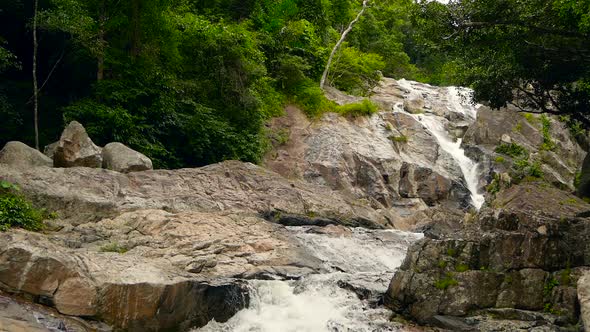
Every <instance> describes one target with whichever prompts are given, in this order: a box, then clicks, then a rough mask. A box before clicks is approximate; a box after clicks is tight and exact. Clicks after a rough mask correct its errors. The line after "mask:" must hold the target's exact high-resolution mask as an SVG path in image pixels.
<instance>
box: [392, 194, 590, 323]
mask: <svg viewBox="0 0 590 332" xmlns="http://www.w3.org/2000/svg"><path fill="white" fill-rule="evenodd" d="M589 209H590V205H588V204H587V203H585V202H583V201H582V200H580V199H578V198H576V197H574V196H572V195H570V194H567V193H565V192H562V191H560V190H558V189H554V188H550V187H547V186H541V185H537V184H524V185H518V186H513V187H511V188H509V189H507V190H506V191H504V192H501V193H500V194H498V196H497V198H496V199H495V201H494V202H493V208H486V209H484V210H483V211H482V212H481V213H480V215H479V217H478V219H477V220H476V221H475V222H472V223H467V224H465V225H464V226H463V228H462V229H461V230H460V231H458V232H456V233H454V234H452V235H447V236H443V237H440V238H438V239H433V238H425V239H423V240H421V241H420V242H418V243H417V244H415V245H414V246H413V247H411V248H410V250H409V252H408V256H407V257H406V259H405V261H404V263H403V264H402V267H401V268H400V270H399V271H398V272H397V273H396V274H395V276H394V278H393V280H392V281H391V284H390V286H389V289H388V291H387V294H386V305H387V306H389V307H390V308H392V309H393V310H395V311H396V312H399V313H402V314H405V315H408V316H410V317H412V318H413V319H416V320H418V321H419V322H421V323H428V324H437V325H442V326H446V327H448V326H447V325H445V324H441V320H440V318H439V316H459V317H465V316H469V315H475V314H477V312H478V310H486V309H495V308H498V309H511V310H512V309H514V310H526V311H539V312H542V311H545V312H547V313H549V314H553V315H554V316H559V317H560V318H558V319H557V320H555V318H554V319H553V320H554V321H553V323H555V324H566V325H567V324H575V323H576V322H577V320H578V315H579V311H578V309H577V308H578V301H577V294H576V284H578V279H579V278H580V276H581V275H582V274H583V272H584V271H586V270H588V269H589V268H588V267H590V251H589V248H590V247H589V246H588V245H587V243H588V240H589V239H590V218H588V217H587V213H588V210H589ZM581 283H584V281H581ZM578 292H582V293H584V292H583V291H581V289H580V288H578ZM541 320H543V319H541ZM469 321H470V320H469V319H468V320H463V322H469ZM471 321H472V320H471ZM471 328H472V329H473V328H475V327H473V326H472V327H471Z"/></svg>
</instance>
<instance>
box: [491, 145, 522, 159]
mask: <svg viewBox="0 0 590 332" xmlns="http://www.w3.org/2000/svg"><path fill="white" fill-rule="evenodd" d="M495 151H496V153H501V154H505V155H507V156H510V157H512V158H519V157H526V156H528V151H527V150H526V149H525V148H524V147H522V146H520V145H518V144H516V143H510V144H505V143H502V144H500V145H498V146H497V147H496V149H495Z"/></svg>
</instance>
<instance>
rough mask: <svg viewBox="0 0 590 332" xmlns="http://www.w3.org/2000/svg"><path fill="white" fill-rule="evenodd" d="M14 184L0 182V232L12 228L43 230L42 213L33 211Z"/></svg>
mask: <svg viewBox="0 0 590 332" xmlns="http://www.w3.org/2000/svg"><path fill="white" fill-rule="evenodd" d="M18 191H19V188H18V187H17V186H15V185H14V184H12V183H10V182H6V181H2V180H0V231H2V232H3V231H6V230H8V229H10V228H12V227H19V228H24V229H26V230H29V231H38V230H41V229H42V228H43V219H44V216H43V211H40V210H37V209H35V208H34V207H33V206H32V205H31V203H29V202H28V201H27V200H26V199H25V198H24V197H23V196H21V195H20V194H19V193H18Z"/></svg>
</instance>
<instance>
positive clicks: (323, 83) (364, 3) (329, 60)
mask: <svg viewBox="0 0 590 332" xmlns="http://www.w3.org/2000/svg"><path fill="white" fill-rule="evenodd" d="M368 5H369V0H363V8H362V9H361V10H360V11H359V13H358V14H357V15H356V17H355V19H354V20H352V22H350V23H349V24H348V27H347V28H346V30H344V32H342V35H341V36H340V39H339V40H338V42H337V43H336V45H334V48H333V49H332V53H330V57H329V58H328V63H327V64H326V69H324V74H323V75H322V79H321V80H320V88H321V89H322V90H323V89H324V86H325V85H326V79H327V78H328V73H329V72H330V66H331V65H332V60H333V59H334V55H335V54H336V52H338V49H339V48H340V46H341V45H342V43H343V42H344V39H346V35H348V33H350V31H352V27H353V26H354V25H355V23H356V22H358V20H359V19H360V18H361V16H362V15H363V13H364V12H365V10H366V9H367V6H368Z"/></svg>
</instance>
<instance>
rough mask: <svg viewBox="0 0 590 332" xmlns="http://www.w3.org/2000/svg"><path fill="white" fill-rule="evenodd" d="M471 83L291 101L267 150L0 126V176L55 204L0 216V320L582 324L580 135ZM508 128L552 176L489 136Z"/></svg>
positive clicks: (84, 324)
mask: <svg viewBox="0 0 590 332" xmlns="http://www.w3.org/2000/svg"><path fill="white" fill-rule="evenodd" d="M469 93H470V92H469V90H467V89H458V88H437V87H431V86H428V85H424V84H419V83H415V82H409V81H404V80H402V81H395V80H391V79H384V80H383V82H382V84H381V85H380V86H379V87H378V88H376V89H375V91H374V93H373V95H372V96H371V99H372V100H373V101H374V102H375V103H377V104H378V105H379V106H380V109H381V112H379V113H378V114H375V115H373V116H371V117H359V118H344V117H341V116H339V115H336V114H326V115H324V116H323V117H322V118H321V119H318V120H317V121H314V122H310V121H309V120H307V119H306V118H305V117H304V116H303V114H302V113H301V111H299V110H298V109H296V108H294V107H289V108H288V109H287V110H286V114H285V116H284V117H281V118H277V119H275V120H273V122H272V123H271V124H269V127H270V130H271V131H273V132H274V133H275V142H274V143H275V144H274V148H273V149H272V151H271V152H269V154H268V155H267V156H266V158H265V161H264V163H263V165H262V166H257V165H253V164H249V163H242V162H237V161H227V162H223V163H219V164H214V165H209V166H206V167H202V168H197V169H181V170H151V162H149V159H147V160H146V157H145V156H143V155H141V154H139V153H137V152H135V151H133V150H130V149H129V148H127V147H125V146H124V145H122V144H120V143H116V142H115V143H111V144H109V145H107V146H106V147H104V148H101V147H98V146H96V145H94V143H92V140H91V138H90V137H88V135H87V134H86V132H85V130H84V128H83V127H82V126H81V125H80V124H77V123H72V124H71V125H70V126H68V127H67V128H66V130H65V131H64V134H63V135H62V137H61V139H60V141H58V142H56V143H54V144H52V145H51V146H49V147H48V148H47V149H46V154H47V155H43V154H41V153H38V152H37V151H35V150H32V149H30V148H28V147H26V146H25V145H24V144H19V143H17V142H14V143H9V144H7V147H5V149H3V150H2V151H1V152H0V179H2V180H5V181H9V182H11V183H14V184H16V185H18V186H19V187H20V188H21V192H22V193H23V194H24V195H25V196H26V197H27V198H28V199H30V200H31V201H32V202H33V203H34V204H35V205H36V206H37V207H40V208H45V209H47V211H55V212H56V214H57V216H58V217H57V218H56V219H54V220H50V221H47V227H46V228H45V230H44V231H42V232H37V233H34V232H28V231H24V230H19V229H13V230H9V231H7V232H4V233H0V290H1V291H2V292H3V293H2V294H3V295H2V297H0V306H3V307H2V308H5V309H4V310H3V312H2V314H0V329H2V328H4V329H7V330H9V331H12V330H14V331H19V330H18V329H19V328H20V329H21V330H23V329H24V330H33V331H36V330H35V329H37V330H39V331H94V330H100V331H103V330H104V331H108V330H129V331H161V330H191V329H197V330H198V329H201V330H202V331H251V330H256V331H413V330H423V329H428V328H426V327H420V326H417V325H416V323H418V324H421V325H430V326H439V327H443V328H448V329H451V330H461V329H463V330H474V329H479V330H490V331H493V330H498V329H500V330H510V329H525V330H526V329H534V328H540V329H541V330H556V331H557V330H559V329H564V328H569V329H574V330H575V329H576V326H577V327H578V329H579V328H580V326H581V325H582V322H586V324H588V323H590V321H589V319H590V318H588V317H589V314H590V311H589V308H588V304H589V303H590V300H589V299H590V296H589V295H588V293H590V292H589V291H588V280H590V277H588V273H587V270H588V269H587V267H588V261H589V259H588V257H587V256H589V255H590V254H589V252H590V249H589V248H590V247H589V246H588V245H587V243H588V240H589V238H588V237H590V235H588V231H587V229H588V227H587V222H588V220H589V219H588V210H590V206H589V205H588V204H587V203H585V202H584V201H583V200H580V199H578V198H576V197H575V196H573V195H572V194H571V192H572V191H573V188H574V179H575V178H576V174H577V173H578V172H579V170H580V168H581V165H582V160H583V159H584V156H585V151H584V150H583V149H582V147H581V146H580V144H578V142H577V141H576V140H574V139H573V138H572V137H571V135H570V134H569V132H568V130H567V128H566V127H565V126H564V125H563V124H562V123H560V122H559V121H558V120H557V119H555V118H548V120H547V119H543V121H541V119H539V118H538V117H535V116H523V115H521V114H518V113H517V112H515V111H514V110H510V109H507V110H503V111H493V110H490V109H488V108H486V107H485V106H481V105H473V104H472V103H471V102H470V99H469V98H470V97H469ZM329 95H330V97H331V98H333V99H334V100H336V101H337V102H338V103H346V102H350V101H353V100H355V98H354V97H351V96H346V95H344V94H342V93H340V92H338V91H335V90H332V91H330V92H329ZM547 123H549V125H547ZM547 135H549V138H550V139H551V140H552V142H553V148H552V149H549V150H548V149H545V148H542V144H543V143H544V142H545V140H546V139H547V137H546V136H547ZM276 137H279V138H280V139H277V138H276ZM515 145H516V146H519V147H522V148H523V149H525V150H526V152H527V153H526V158H527V159H526V162H527V163H528V165H536V166H535V167H537V166H538V168H540V169H541V170H542V173H543V179H540V178H538V177H537V178H531V177H530V176H528V177H526V176H524V177H520V176H521V175H522V174H520V173H519V172H520V171H522V170H520V169H519V168H518V167H516V166H518V165H520V164H522V163H523V160H524V159H523V158H524V157H523V156H519V157H518V158H517V157H515V156H510V155H506V154H505V153H502V151H501V149H500V150H499V149H498V147H506V146H515ZM515 165H516V166H515ZM529 167H530V166H529ZM516 182H520V184H519V185H516V184H515V183H516ZM490 185H491V186H490ZM486 187H487V188H488V190H489V192H487V191H486ZM490 188H491V189H492V190H490ZM480 207H482V208H481V210H479V208H480ZM478 210H479V211H478ZM421 233H423V234H424V236H423V235H422V234H421ZM406 253H407V254H406ZM402 262H403V264H402ZM400 266H401V267H400ZM398 269H399V270H398ZM392 278H393V281H392ZM384 305H385V306H384ZM18 317H20V319H18ZM6 326H7V327H6ZM5 327H6V328H5Z"/></svg>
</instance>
